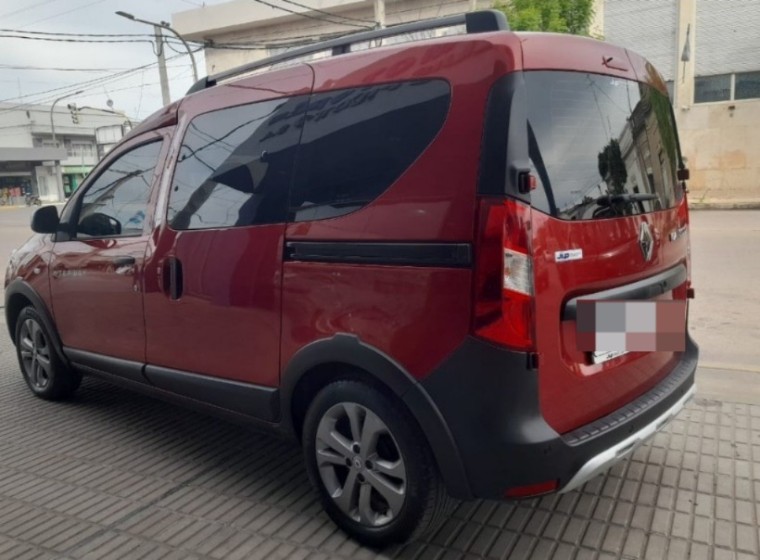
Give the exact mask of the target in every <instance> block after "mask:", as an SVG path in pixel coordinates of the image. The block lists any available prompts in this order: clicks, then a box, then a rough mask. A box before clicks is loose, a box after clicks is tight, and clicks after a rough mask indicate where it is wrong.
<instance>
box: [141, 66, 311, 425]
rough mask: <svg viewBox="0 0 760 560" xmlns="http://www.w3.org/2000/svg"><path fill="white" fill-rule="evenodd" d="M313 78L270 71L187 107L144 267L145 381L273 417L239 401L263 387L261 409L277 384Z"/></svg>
mask: <svg viewBox="0 0 760 560" xmlns="http://www.w3.org/2000/svg"><path fill="white" fill-rule="evenodd" d="M312 76H313V74H312V71H311V69H310V68H309V67H308V66H305V65H301V66H296V67H292V68H289V69H285V70H281V71H278V72H270V73H267V74H266V75H260V76H255V77H252V78H249V79H247V80H245V81H239V82H235V83H234V84H231V85H228V86H225V85H219V86H216V87H215V88H214V90H213V91H210V92H207V94H199V95H196V96H191V97H189V98H188V99H187V100H186V101H184V102H183V104H182V106H181V108H180V122H183V123H184V129H183V131H182V132H180V134H181V143H179V145H178V150H177V156H176V164H175V168H174V171H173V174H172V176H171V177H170V178H169V181H168V182H167V185H165V187H168V189H167V192H166V193H165V195H164V204H165V209H164V210H163V211H162V217H161V219H162V221H163V223H162V224H161V226H160V231H159V232H158V233H159V235H158V242H157V244H156V245H155V246H151V248H150V251H149V256H148V263H149V264H148V271H149V272H148V279H147V285H148V288H147V293H146V299H145V324H146V329H147V335H148V336H147V360H148V364H149V365H148V368H147V369H146V375H147V376H148V377H149V378H150V380H151V381H152V382H153V383H155V384H157V385H158V386H160V387H163V388H166V389H169V390H173V391H176V392H180V393H185V394H188V395H190V396H193V397H195V398H199V399H202V400H206V401H210V402H213V403H215V404H218V405H220V406H224V407H227V408H233V409H237V408H240V411H241V412H245V413H251V414H255V415H260V416H261V415H264V416H267V414H268V413H267V412H266V411H262V410H251V407H252V406H254V407H255V404H256V403H255V395H254V396H253V397H252V398H250V399H248V398H247V397H245V395H243V396H241V395H242V393H243V392H245V390H246V388H248V389H249V390H251V391H253V392H254V393H255V392H256V391H258V389H256V388H255V387H259V388H262V391H259V393H260V394H261V395H263V398H264V401H265V402H264V404H265V405H266V404H267V402H269V401H268V397H267V394H268V393H267V392H266V390H264V389H266V388H271V387H275V386H276V385H277V384H278V381H279V345H280V314H281V287H282V255H283V253H284V237H285V222H286V215H287V204H288V189H289V186H290V181H291V175H292V172H293V162H294V158H295V151H296V149H297V148H298V142H299V140H300V135H301V130H302V128H303V119H304V117H305V113H306V108H307V106H308V96H309V94H310V92H311V87H312V82H313V77H312ZM254 386H255V387H254ZM252 388H253V389H252ZM236 395H237V396H236ZM246 400H247V402H244V401H246ZM238 405H239V406H238ZM270 412H271V411H270Z"/></svg>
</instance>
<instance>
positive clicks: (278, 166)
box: [168, 96, 308, 230]
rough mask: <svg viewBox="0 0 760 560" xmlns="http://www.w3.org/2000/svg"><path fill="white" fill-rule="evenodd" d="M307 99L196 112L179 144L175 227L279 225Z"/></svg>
mask: <svg viewBox="0 0 760 560" xmlns="http://www.w3.org/2000/svg"><path fill="white" fill-rule="evenodd" d="M307 106H308V97H306V96H302V97H293V98H286V99H275V100H271V101H262V102H259V103H252V104H248V105H241V106H238V107H231V108H229V109H222V110H219V111H213V112H211V113H206V114H203V115H200V116H198V117H196V118H195V119H193V120H192V121H191V122H190V124H189V126H188V128H187V132H186V133H185V138H184V139H183V141H182V147H181V148H180V152H179V157H178V158H177V167H176V171H175V173H174V178H173V182H172V191H171V195H170V197H169V210H168V218H169V223H170V224H171V226H172V227H173V228H174V229H180V230H184V229H206V228H221V227H235V226H237V227H240V226H250V225H256V224H271V223H277V222H284V221H285V219H286V216H287V206H288V187H289V186H290V180H291V176H292V170H293V162H294V158H295V150H296V148H297V146H298V139H299V137H300V135H301V129H302V127H303V119H304V115H305V113H306V108H307Z"/></svg>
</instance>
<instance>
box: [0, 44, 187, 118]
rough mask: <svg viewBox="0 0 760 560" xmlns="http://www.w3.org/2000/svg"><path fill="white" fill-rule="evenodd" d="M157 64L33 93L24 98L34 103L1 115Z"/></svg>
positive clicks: (19, 105)
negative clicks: (28, 98) (29, 98)
mask: <svg viewBox="0 0 760 560" xmlns="http://www.w3.org/2000/svg"><path fill="white" fill-rule="evenodd" d="M180 56H182V55H175V56H172V57H169V58H168V59H167V60H174V59H176V58H179V57H180ZM156 64H158V63H157V62H151V63H150V64H145V65H143V66H138V67H136V68H132V69H130V70H125V71H123V72H117V73H115V74H111V75H109V76H101V77H99V78H94V79H92V80H87V81H84V82H79V83H74V84H69V85H67V86H63V87H59V88H54V89H50V90H46V91H41V92H37V93H33V94H30V95H28V96H24V97H38V99H34V100H33V101H28V102H24V103H19V104H17V105H14V106H11V107H7V108H3V109H0V114H3V113H7V112H11V111H15V110H17V109H21V108H23V107H29V106H32V105H42V104H45V103H46V102H47V101H52V100H53V99H55V98H56V97H58V96H60V95H61V94H66V93H74V92H75V91H77V90H79V89H84V90H85V91H87V90H92V89H93V88H96V87H100V86H101V85H102V84H105V83H109V82H113V81H117V80H121V79H124V78H126V77H129V76H131V75H133V74H136V73H138V72H140V71H141V70H144V69H146V68H150V67H151V66H155V65H156ZM14 99H18V97H11V98H8V99H3V100H0V103H4V102H7V101H12V100H14Z"/></svg>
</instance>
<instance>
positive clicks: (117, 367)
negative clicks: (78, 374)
mask: <svg viewBox="0 0 760 560" xmlns="http://www.w3.org/2000/svg"><path fill="white" fill-rule="evenodd" d="M63 352H64V354H66V356H67V357H68V358H69V360H70V361H71V364H72V365H73V366H74V367H77V368H87V369H88V371H90V370H97V371H104V372H108V373H111V374H113V375H118V376H119V377H124V378H125V379H129V380H131V381H135V382H137V383H147V382H148V380H147V379H146V378H145V376H143V367H145V364H143V363H140V362H133V361H131V360H123V359H121V358H113V357H111V356H104V355H102V354H96V353H94V352H87V351H85V350H76V349H74V348H66V347H64V349H63Z"/></svg>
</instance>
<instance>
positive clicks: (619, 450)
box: [559, 385, 696, 494]
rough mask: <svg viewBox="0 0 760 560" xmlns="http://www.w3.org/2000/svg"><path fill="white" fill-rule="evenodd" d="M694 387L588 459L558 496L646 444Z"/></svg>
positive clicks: (672, 415)
mask: <svg viewBox="0 0 760 560" xmlns="http://www.w3.org/2000/svg"><path fill="white" fill-rule="evenodd" d="M695 392H696V387H695V386H693V385H692V387H691V388H690V389H689V390H688V391H687V392H686V394H685V395H684V396H683V397H681V398H680V399H679V400H678V402H677V403H676V404H674V405H673V406H672V407H670V408H669V409H668V410H667V411H665V412H664V413H663V414H661V415H660V416H659V417H658V418H657V419H656V420H654V421H653V422H651V423H649V424H647V425H646V426H644V427H643V428H641V429H640V430H639V431H638V432H636V433H635V434H632V435H630V436H628V437H627V438H625V439H624V440H623V441H621V442H620V443H617V444H615V445H613V446H612V447H610V448H608V449H605V450H604V451H602V452H601V453H599V454H598V455H596V456H595V457H592V458H591V459H589V460H588V461H587V462H586V464H584V465H583V466H582V467H581V468H580V470H578V472H577V473H575V476H574V477H573V478H571V479H570V482H568V483H567V484H566V485H565V486H564V487H563V488H562V489H561V490H560V491H559V493H560V494H564V493H566V492H570V491H572V490H575V489H576V488H578V487H579V486H582V485H583V484H584V483H586V482H587V481H589V480H590V479H592V478H594V477H595V476H596V475H598V474H601V473H602V472H604V471H606V470H607V469H609V468H610V467H611V466H612V465H614V464H615V463H617V462H618V461H620V460H621V459H624V458H625V457H627V456H628V455H630V454H631V453H633V452H634V451H635V450H636V449H637V448H638V447H639V446H640V445H641V444H643V443H644V442H646V441H647V440H648V439H649V438H651V437H652V436H654V435H655V434H656V433H657V432H659V431H660V430H661V429H662V428H664V427H665V426H666V425H667V424H669V423H670V421H671V420H673V418H675V416H676V415H677V414H678V413H679V412H681V409H683V407H684V406H686V403H687V402H689V400H690V399H691V398H692V397H693V396H694V393H695Z"/></svg>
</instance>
